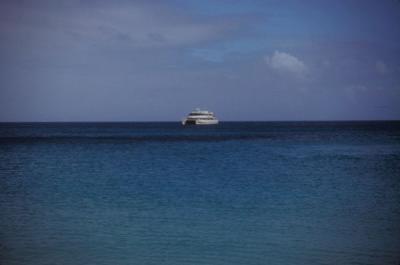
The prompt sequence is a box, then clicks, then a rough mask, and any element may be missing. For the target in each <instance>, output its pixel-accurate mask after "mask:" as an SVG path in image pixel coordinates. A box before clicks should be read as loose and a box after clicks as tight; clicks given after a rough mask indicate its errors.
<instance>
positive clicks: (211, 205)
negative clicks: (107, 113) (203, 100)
mask: <svg viewBox="0 0 400 265" xmlns="http://www.w3.org/2000/svg"><path fill="white" fill-rule="evenodd" d="M399 262H400V122H265V123H257V122H247V123H240V122H235V123H221V124H219V125H217V126H205V127H182V126H181V125H180V124H179V123H3V124H0V264H4V265H8V264H10V265H13V264H15V265H17V264H18V265H19V264H21V265H22V264H24V265H25V264H35V265H53V264H57V265H76V264H85V265H90V264H96V265H102V264H104V265H106V264H107V265H111V264H112V265H122V264H140V265H142V264H143V265H146V264H163V265H169V264H171V265H172V264H174V265H175V264H207V265H210V264H211V265H212V264H215V265H225V264H229V265H230V264H243V265H252V264H272V265H274V264H297V265H299V264H307V265H308V264H332V265H333V264H335V265H336V264H377V265H378V264H394V265H398V264H399Z"/></svg>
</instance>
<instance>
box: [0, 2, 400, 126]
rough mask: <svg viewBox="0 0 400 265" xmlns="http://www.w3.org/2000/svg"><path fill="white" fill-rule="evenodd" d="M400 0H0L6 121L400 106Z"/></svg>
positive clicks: (333, 116)
mask: <svg viewBox="0 0 400 265" xmlns="http://www.w3.org/2000/svg"><path fill="white" fill-rule="evenodd" d="M399 25H400V1H398V0H379V1H378V0H376V1H369V0H357V1H354V0H342V1H341V0H336V1H334V0H332V1H330V0H322V1H321V0H287V1H278V0H246V1H244V0H243V1H239V0H201V1H197V0H196V1H195V0H170V1H167V0H165V1H157V0H153V1H125V0H120V1H105V0H80V1H78V0H66V1H54V0H37V1H23V0H0V121H2V122H8V121H179V120H181V119H182V118H183V117H185V116H186V115H187V113H189V112H190V111H191V110H192V109H194V108H196V107H199V108H204V109H208V110H211V111H214V112H215V114H216V116H217V118H219V119H220V120H222V121H224V120H225V121H234V120H250V121H253V120H254V121H255V120H262V121H286V120H294V121H296V120H302V121H303V120H392V119H400V26H399Z"/></svg>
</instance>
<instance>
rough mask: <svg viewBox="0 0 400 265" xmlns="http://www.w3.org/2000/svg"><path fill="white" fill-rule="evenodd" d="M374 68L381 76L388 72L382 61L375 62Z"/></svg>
mask: <svg viewBox="0 0 400 265" xmlns="http://www.w3.org/2000/svg"><path fill="white" fill-rule="evenodd" d="M375 68H376V71H377V72H378V73H380V74H382V75H383V74H386V73H387V71H388V69H387V66H386V64H385V63H384V62H382V61H377V62H376V64H375Z"/></svg>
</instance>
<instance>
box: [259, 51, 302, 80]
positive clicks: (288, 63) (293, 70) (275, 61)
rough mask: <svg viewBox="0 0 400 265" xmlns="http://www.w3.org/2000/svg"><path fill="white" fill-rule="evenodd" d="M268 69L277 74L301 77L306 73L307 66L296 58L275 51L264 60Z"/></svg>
mask: <svg viewBox="0 0 400 265" xmlns="http://www.w3.org/2000/svg"><path fill="white" fill-rule="evenodd" d="M265 61H266V63H267V64H268V66H269V67H271V68H272V69H274V70H277V71H279V72H285V73H290V74H293V75H296V76H299V77H302V76H304V75H305V74H306V72H307V66H306V65H305V64H304V63H303V62H302V61H301V60H299V59H298V58H296V57H295V56H293V55H290V54H288V53H285V52H279V51H275V52H274V54H273V55H272V56H271V57H266V58H265Z"/></svg>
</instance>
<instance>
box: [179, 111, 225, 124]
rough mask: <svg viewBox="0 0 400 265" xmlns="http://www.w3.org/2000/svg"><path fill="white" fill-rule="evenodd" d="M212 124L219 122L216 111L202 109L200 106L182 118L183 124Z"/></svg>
mask: <svg viewBox="0 0 400 265" xmlns="http://www.w3.org/2000/svg"><path fill="white" fill-rule="evenodd" d="M189 124H193V125H211V124H218V119H217V118H216V117H215V116H214V113H213V112H211V111H208V110H200V109H199V108H197V109H195V110H194V111H192V112H190V113H189V115H188V116H187V117H186V118H185V119H183V120H182V125H189Z"/></svg>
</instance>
